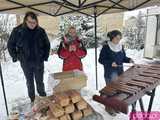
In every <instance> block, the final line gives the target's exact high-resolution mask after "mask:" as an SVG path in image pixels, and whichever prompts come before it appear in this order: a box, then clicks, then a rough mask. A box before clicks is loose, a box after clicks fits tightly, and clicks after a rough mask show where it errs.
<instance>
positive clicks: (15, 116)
mask: <svg viewBox="0 0 160 120" xmlns="http://www.w3.org/2000/svg"><path fill="white" fill-rule="evenodd" d="M8 119H9V120H18V119H19V113H18V112H15V113H11V114H10V116H9V118H8Z"/></svg>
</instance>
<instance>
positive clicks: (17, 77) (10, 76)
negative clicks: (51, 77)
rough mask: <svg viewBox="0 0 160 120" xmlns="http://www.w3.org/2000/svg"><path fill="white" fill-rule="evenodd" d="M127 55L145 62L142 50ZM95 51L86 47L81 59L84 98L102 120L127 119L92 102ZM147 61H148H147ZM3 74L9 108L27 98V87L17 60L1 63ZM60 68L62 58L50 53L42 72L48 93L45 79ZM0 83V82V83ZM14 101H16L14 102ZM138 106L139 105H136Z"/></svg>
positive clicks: (100, 83)
mask: <svg viewBox="0 0 160 120" xmlns="http://www.w3.org/2000/svg"><path fill="white" fill-rule="evenodd" d="M99 52H100V48H99V49H98V54H99ZM126 53H127V55H128V56H129V57H132V58H133V59H134V61H135V62H136V63H145V62H146V61H147V60H144V59H142V56H143V50H141V51H137V50H127V51H126ZM94 55H95V51H94V49H88V55H87V56H86V57H85V58H84V59H83V60H82V62H83V65H84V71H85V73H86V74H87V76H88V81H87V87H86V88H85V89H84V90H83V92H82V94H83V95H84V98H85V99H86V100H87V101H88V102H89V103H90V104H91V105H92V107H93V108H94V109H95V110H96V111H97V112H99V113H101V114H102V115H103V117H104V120H128V119H129V117H128V115H124V114H119V115H117V116H116V117H111V116H110V115H109V114H108V113H106V112H105V110H104V106H103V105H101V104H99V103H97V102H94V101H93V100H92V95H93V94H96V93H97V94H98V92H97V91H96V81H95V58H94ZM147 62H148V61H147ZM129 66H130V65H126V64H125V69H127V68H128V67H129ZM2 69H3V76H4V84H5V90H6V94H7V100H8V106H9V110H11V108H12V107H13V106H15V104H17V103H16V102H21V101H23V99H26V98H27V89H26V84H25V77H24V75H23V71H22V70H21V67H20V64H19V62H17V63H12V61H11V60H9V61H8V62H3V63H2ZM61 69H62V60H61V59H60V58H58V56H57V55H56V54H54V55H51V56H50V57H49V61H48V62H46V63H45V73H44V81H45V85H46V91H47V93H48V94H50V93H51V90H50V89H49V87H48V84H47V80H48V74H49V73H55V72H60V71H61ZM103 73H104V71H103V66H102V65H100V64H98V89H101V88H103V87H104V86H105V81H104V78H103ZM0 84H1V83H0ZM144 99H145V101H144V104H145V106H147V105H148V103H147V102H148V101H149V97H148V96H144ZM159 99H160V87H158V89H157V91H156V96H155V100H154V103H153V109H152V110H153V111H158V110H159V111H160V102H159ZM19 100H20V101H19ZM15 101H16V102H15ZM0 108H1V109H0V120H5V119H4V118H2V116H5V106H4V100H3V93H2V88H1V85H0ZM138 108H139V107H138Z"/></svg>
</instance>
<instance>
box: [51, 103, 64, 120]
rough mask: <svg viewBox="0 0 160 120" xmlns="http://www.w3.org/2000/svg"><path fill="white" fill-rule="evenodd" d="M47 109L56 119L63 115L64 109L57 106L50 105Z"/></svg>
mask: <svg viewBox="0 0 160 120" xmlns="http://www.w3.org/2000/svg"><path fill="white" fill-rule="evenodd" d="M49 108H50V111H51V112H52V114H53V115H54V116H55V117H56V118H57V117H60V116H62V115H64V109H63V108H62V107H61V106H60V105H59V104H56V103H52V104H50V105H49Z"/></svg>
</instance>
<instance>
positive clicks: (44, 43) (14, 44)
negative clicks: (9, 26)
mask: <svg viewBox="0 0 160 120" xmlns="http://www.w3.org/2000/svg"><path fill="white" fill-rule="evenodd" d="M7 46H8V51H9V53H10V55H11V57H12V58H13V61H16V60H19V61H21V62H24V61H27V62H29V61H32V62H44V61H47V60H48V57H49V51H50V43H49V40H48V37H47V35H46V32H45V30H44V29H43V28H41V27H37V28H35V29H34V30H30V29H29V28H27V27H24V26H23V25H19V26H18V27H16V28H14V29H13V31H12V33H11V35H10V38H9V40H8V45H7Z"/></svg>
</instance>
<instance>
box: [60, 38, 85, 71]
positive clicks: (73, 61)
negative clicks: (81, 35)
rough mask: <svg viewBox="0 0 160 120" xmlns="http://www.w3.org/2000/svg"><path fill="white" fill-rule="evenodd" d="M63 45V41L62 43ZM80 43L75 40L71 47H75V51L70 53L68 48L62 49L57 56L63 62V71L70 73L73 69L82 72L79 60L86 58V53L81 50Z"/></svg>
mask: <svg viewBox="0 0 160 120" xmlns="http://www.w3.org/2000/svg"><path fill="white" fill-rule="evenodd" d="M64 43H65V41H64ZM80 44H81V43H80V41H79V39H78V38H77V39H76V40H75V41H73V42H72V44H71V45H74V46H76V51H74V52H73V51H72V52H70V51H69V50H68V48H64V47H63V48H62V49H61V50H60V53H59V56H60V57H61V58H63V59H64V61H63V71H71V70H75V69H79V70H81V71H83V65H82V62H81V58H82V57H85V56H86V54H87V53H86V51H85V50H83V49H81V48H80V47H79V46H80Z"/></svg>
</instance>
